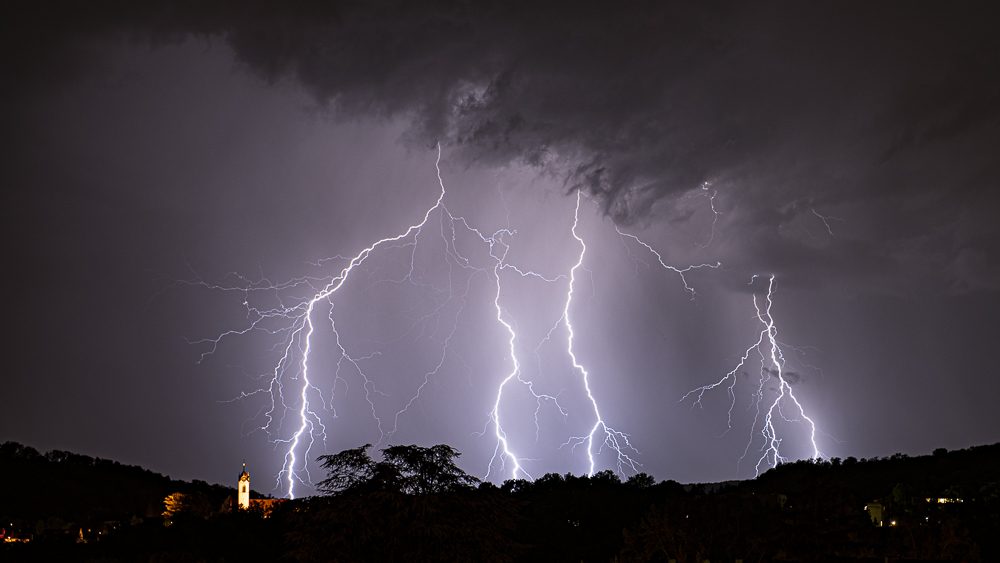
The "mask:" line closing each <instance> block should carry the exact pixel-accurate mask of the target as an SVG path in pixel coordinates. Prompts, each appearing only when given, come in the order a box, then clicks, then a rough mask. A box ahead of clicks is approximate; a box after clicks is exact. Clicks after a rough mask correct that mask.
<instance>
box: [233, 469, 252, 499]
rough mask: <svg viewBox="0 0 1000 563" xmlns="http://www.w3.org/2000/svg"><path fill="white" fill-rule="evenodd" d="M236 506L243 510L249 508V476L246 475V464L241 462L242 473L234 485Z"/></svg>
mask: <svg viewBox="0 0 1000 563" xmlns="http://www.w3.org/2000/svg"><path fill="white" fill-rule="evenodd" d="M236 504H237V506H239V507H240V508H242V509H243V510H247V509H249V508H250V474H249V473H247V462H245V461H244V462H243V472H242V473H240V481H239V483H238V484H237V485H236Z"/></svg>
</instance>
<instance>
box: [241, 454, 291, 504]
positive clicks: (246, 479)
mask: <svg viewBox="0 0 1000 563" xmlns="http://www.w3.org/2000/svg"><path fill="white" fill-rule="evenodd" d="M230 498H232V497H230ZM284 501H285V499H280V498H255V499H251V498H250V474H249V473H247V463H246V462H245V461H244V462H243V471H242V472H241V473H240V477H239V480H238V481H237V483H236V508H237V509H239V510H260V511H261V512H262V513H263V514H264V518H267V517H268V515H269V514H270V513H271V511H272V510H274V509H275V508H276V507H277V506H278V505H279V504H281V503H282V502H284Z"/></svg>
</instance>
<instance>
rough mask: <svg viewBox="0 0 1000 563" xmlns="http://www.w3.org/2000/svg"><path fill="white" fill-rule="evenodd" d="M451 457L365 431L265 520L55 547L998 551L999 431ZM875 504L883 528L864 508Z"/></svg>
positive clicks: (201, 523) (560, 557) (768, 553)
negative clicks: (898, 449) (498, 462)
mask: <svg viewBox="0 0 1000 563" xmlns="http://www.w3.org/2000/svg"><path fill="white" fill-rule="evenodd" d="M376 454H377V455H376ZM459 455H460V454H459V452H457V451H456V450H454V449H453V448H451V447H450V446H447V445H437V446H433V447H420V446H415V445H411V446H389V447H387V448H384V449H381V450H378V451H377V452H375V451H372V447H371V446H370V445H367V444H366V445H364V446H360V447H358V448H353V449H348V450H344V451H343V452H340V453H337V454H332V455H325V456H321V457H320V458H319V461H320V463H321V464H322V467H323V468H324V469H325V470H326V472H327V473H326V478H325V479H324V480H323V481H321V482H320V483H318V485H317V487H318V490H319V492H320V494H319V495H317V496H314V497H310V498H305V499H299V500H295V501H288V502H285V503H283V504H281V505H280V506H279V507H277V508H276V509H275V510H274V511H273V512H272V513H271V514H270V515H269V517H268V518H264V515H263V514H259V513H258V514H254V513H248V512H247V511H236V512H233V513H229V514H226V513H223V512H221V511H220V512H212V513H207V514H206V512H205V508H204V507H202V508H201V509H200V510H201V512H199V513H197V514H195V513H194V512H191V513H189V514H186V516H185V514H184V510H183V509H179V516H180V518H178V519H177V521H176V523H175V524H174V525H172V526H170V527H169V528H165V527H163V526H162V525H161V526H159V527H157V528H155V529H153V528H148V529H144V530H142V531H137V530H125V531H122V532H121V533H119V534H117V535H116V536H113V537H110V538H108V540H107V541H101V542H98V544H96V545H92V544H88V545H85V546H76V547H75V548H74V549H75V551H73V550H68V551H66V552H65V553H62V554H61V555H63V556H64V557H63V558H64V559H66V558H67V557H68V559H67V560H80V561H88V560H93V561H102V562H106V563H110V562H112V561H144V562H145V561H154V560H155V561H220V562H221V561H230V560H233V558H234V554H237V553H238V554H239V555H240V560H244V561H275V560H279V559H282V560H287V561H296V562H302V563H310V562H321V561H322V562H326V561H334V562H345V563H346V562H361V561H386V562H393V561H399V562H404V561H405V562H409V561H446V562H447V561H456V562H457V561H486V562H497V563H505V562H510V563H514V562H522V561H523V562H534V561H567V562H574V563H575V562H579V561H599V562H610V561H616V562H622V563H625V562H639V561H643V562H645V561H669V560H676V561H678V562H689V561H697V562H698V563H701V562H702V561H704V560H706V559H707V560H710V561H735V560H737V559H742V560H743V561H863V560H866V558H868V559H870V560H873V561H874V560H879V561H884V560H885V558H886V557H895V558H901V559H902V560H905V559H907V558H909V559H914V560H918V559H919V560H931V561H934V560H936V561H955V562H958V561H970V562H971V561H994V560H1000V549H998V545H997V541H996V536H997V534H996V532H997V531H998V530H1000V473H998V472H1000V444H994V445H992V446H980V447H976V448H970V449H968V450H958V451H953V452H948V451H944V450H937V451H935V453H934V455H930V456H917V457H908V456H905V455H902V454H896V455H894V456H890V457H888V458H877V459H870V460H855V459H852V458H848V459H846V460H840V459H832V460H828V461H800V462H796V463H789V464H782V465H779V466H778V467H776V468H774V469H772V470H770V471H768V472H766V473H764V474H762V475H761V476H760V477H758V478H757V479H754V480H749V481H742V482H730V483H724V484H715V485H681V484H679V483H676V482H674V481H660V482H657V481H656V480H655V479H654V478H653V477H651V476H649V475H646V474H643V473H640V474H638V475H633V476H631V477H629V478H627V479H624V480H622V479H621V478H620V477H619V476H618V475H616V474H615V473H613V472H611V471H603V472H599V473H596V474H594V475H592V476H576V475H572V474H566V475H559V474H548V475H545V476H543V477H541V478H539V479H536V480H534V481H528V480H508V481H505V482H503V483H501V484H499V485H495V484H493V483H490V482H482V481H480V480H479V479H477V478H475V477H473V476H471V475H468V474H467V473H465V472H464V471H463V470H462V469H461V468H459V467H458V465H457V463H456V461H457V459H458V457H459ZM927 498H933V499H934V500H935V502H932V503H928V502H927ZM938 498H948V499H952V500H956V502H951V503H938V502H936V501H937V499H938ZM957 500H961V502H957ZM161 501H162V498H161ZM876 502H877V503H878V504H879V506H880V507H882V509H883V510H884V515H885V516H886V520H885V522H886V525H885V526H884V527H881V528H879V527H876V525H875V523H874V522H873V519H872V517H871V515H870V514H869V512H867V511H866V510H865V507H866V505H868V504H872V503H876ZM890 522H892V523H894V524H890ZM142 534H145V535H142ZM140 536H141V538H142V539H141V541H140V539H139V538H140ZM74 557H75V559H74ZM873 558H877V559H873Z"/></svg>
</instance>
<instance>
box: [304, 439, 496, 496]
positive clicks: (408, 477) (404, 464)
mask: <svg viewBox="0 0 1000 563" xmlns="http://www.w3.org/2000/svg"><path fill="white" fill-rule="evenodd" d="M371 447H372V445H371V444H365V445H364V446H361V447H358V448H353V449H349V450H344V451H342V452H340V453H337V454H332V455H323V456H320V457H319V459H318V461H320V462H321V464H322V467H323V468H324V469H326V470H327V478H326V479H324V480H323V481H321V482H320V483H319V484H318V485H317V488H318V489H319V490H320V491H321V492H323V493H326V494H340V493H345V492H374V491H383V492H398V493H405V494H413V495H423V494H431V493H446V492H453V491H458V490H462V489H469V488H472V487H475V486H476V485H478V484H479V479H477V478H475V477H473V476H471V475H469V474H468V473H466V472H465V471H463V470H462V469H460V468H459V467H458V466H457V465H455V459H456V458H458V456H460V455H462V454H460V453H459V452H458V451H457V450H455V448H452V447H451V446H448V445H445V444H438V445H436V446H431V447H429V448H424V447H421V446H416V445H410V446H389V447H387V448H384V449H382V450H379V451H380V452H381V453H382V461H375V460H373V459H372V458H371V456H370V455H368V449H369V448H371Z"/></svg>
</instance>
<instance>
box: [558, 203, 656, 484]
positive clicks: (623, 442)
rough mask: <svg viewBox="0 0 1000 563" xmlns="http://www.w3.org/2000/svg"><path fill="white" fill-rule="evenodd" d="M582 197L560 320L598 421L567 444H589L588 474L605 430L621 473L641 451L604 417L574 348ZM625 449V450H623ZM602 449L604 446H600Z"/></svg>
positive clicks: (633, 463) (575, 216)
mask: <svg viewBox="0 0 1000 563" xmlns="http://www.w3.org/2000/svg"><path fill="white" fill-rule="evenodd" d="M580 199H581V194H580V192H579V191H577V192H576V208H575V209H574V211H573V228H572V229H571V232H572V234H573V238H574V239H576V241H577V242H578V243H580V256H579V258H578V259H577V261H576V264H574V265H573V268H572V269H570V271H569V291H567V292H566V306H565V307H564V308H563V314H562V318H561V319H560V322H562V323H565V326H566V331H567V332H568V333H569V336H568V337H567V338H566V353H567V354H569V357H570V359H571V360H572V361H573V370H574V371H575V372H579V373H580V375H581V379H582V380H583V388H584V390H586V392H587V398H588V399H589V400H590V404H591V406H592V407H593V409H594V425H593V426H592V427H591V428H590V432H588V433H587V434H586V435H585V436H571V437H570V438H569V440H567V441H566V443H564V444H563V446H567V445H568V446H570V447H571V448H575V447H576V446H578V445H580V444H586V445H587V461H588V464H589V467H588V470H587V475H593V474H594V436H595V434H597V433H598V430H602V438H603V440H602V443H601V447H602V448H603V447H604V446H607V447H609V448H611V450H612V451H614V452H615V454H616V455H617V461H618V472H619V473H621V472H622V471H623V469H624V467H625V466H628V467H629V468H630V469H631V470H632V471H633V472H636V473H638V472H639V470H638V469H637V467H636V466H637V465H638V463H637V462H636V461H635V460H634V459H632V457H631V456H630V455H629V454H628V453H627V451H628V450H631V451H632V452H635V453H639V452H638V450H636V449H635V448H634V447H633V446H632V444H631V443H630V442H629V440H628V434H625V433H624V432H620V431H618V430H615V429H614V428H612V427H611V426H608V424H607V423H606V422H605V421H604V418H603V417H601V410H600V409H599V408H598V406H597V399H596V398H594V393H593V391H592V390H591V389H590V374H589V373H588V372H587V368H585V367H583V364H581V363H580V361H579V360H578V359H577V357H576V353H574V352H573V336H574V335H575V333H574V331H573V324H572V323H571V322H570V315H569V310H570V305H572V303H573V286H574V283H575V282H576V271H577V270H578V269H580V268H581V267H582V266H583V257H584V256H585V255H586V253H587V244H586V243H585V242H583V239H582V238H581V237H580V235H579V234H577V232H576V228H577V226H578V225H579V224H580ZM623 449H624V450H625V451H623ZM598 451H600V450H598Z"/></svg>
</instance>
